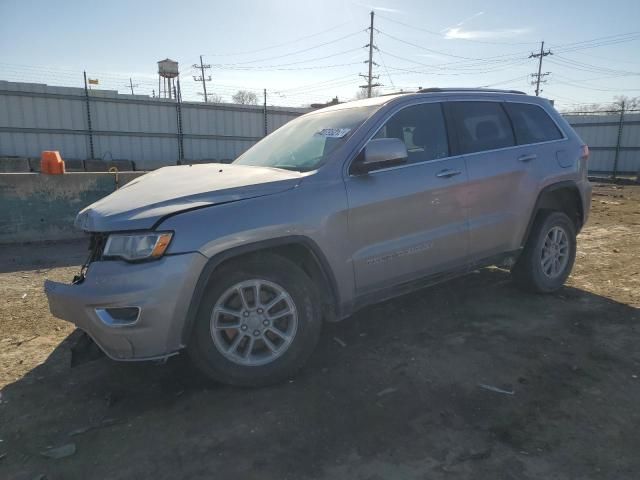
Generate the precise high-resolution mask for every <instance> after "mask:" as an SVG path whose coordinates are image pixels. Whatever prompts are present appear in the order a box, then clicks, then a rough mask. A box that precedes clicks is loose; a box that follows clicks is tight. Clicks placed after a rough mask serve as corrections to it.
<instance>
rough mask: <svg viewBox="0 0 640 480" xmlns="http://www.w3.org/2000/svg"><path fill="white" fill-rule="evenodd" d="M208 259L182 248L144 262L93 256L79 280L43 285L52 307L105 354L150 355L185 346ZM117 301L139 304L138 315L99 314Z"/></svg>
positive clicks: (120, 357)
mask: <svg viewBox="0 0 640 480" xmlns="http://www.w3.org/2000/svg"><path fill="white" fill-rule="evenodd" d="M206 261H207V258H206V257H205V256H203V255H202V254H200V253H186V254H180V255H167V256H165V257H163V258H161V259H160V260H157V261H151V262H144V263H126V262H124V261H119V260H114V261H101V262H93V263H91V264H90V265H89V268H88V269H87V272H86V278H85V280H84V281H83V282H82V283H79V284H75V285H71V284H64V283H59V282H52V281H50V280H47V281H45V285H44V288H45V293H46V295H47V298H48V300H49V309H50V310H51V313H52V314H53V315H54V316H55V317H58V318H61V319H63V320H67V321H69V322H72V323H74V324H75V325H77V326H78V328H80V329H82V330H84V331H85V332H87V333H88V334H89V335H90V336H91V338H93V340H94V341H95V342H96V343H97V344H98V345H99V346H100V348H101V349H102V350H103V351H104V352H105V353H106V354H107V355H108V356H109V357H111V358H113V359H115V360H152V359H157V358H163V357H167V356H169V355H172V354H173V353H176V352H177V351H178V350H180V349H181V348H183V347H184V345H183V344H182V331H183V327H184V324H185V321H186V316H187V311H188V308H189V304H190V303H191V299H192V296H193V291H194V289H195V286H196V282H197V281H198V277H199V276H200V273H201V272H202V269H203V268H204V265H205V264H206ZM118 307H139V309H140V314H139V317H138V319H137V321H136V322H135V323H134V324H131V325H126V326H122V325H113V324H109V323H107V322H105V321H104V318H103V319H101V317H100V315H99V314H100V312H101V309H104V308H118ZM96 309H97V311H96Z"/></svg>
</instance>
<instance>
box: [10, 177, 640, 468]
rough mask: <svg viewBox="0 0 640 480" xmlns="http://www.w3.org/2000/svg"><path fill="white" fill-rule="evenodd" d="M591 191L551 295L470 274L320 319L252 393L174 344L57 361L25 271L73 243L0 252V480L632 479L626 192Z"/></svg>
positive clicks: (634, 243)
mask: <svg viewBox="0 0 640 480" xmlns="http://www.w3.org/2000/svg"><path fill="white" fill-rule="evenodd" d="M594 193H595V195H594V197H593V210H592V217H591V220H590V222H589V225H588V226H587V227H586V228H585V229H584V231H583V232H582V234H581V235H580V237H579V240H578V244H579V251H578V257H577V264H576V267H575V269H574V273H573V275H572V276H571V278H570V281H569V285H568V286H567V287H565V288H564V289H563V290H561V291H560V292H559V293H557V294H555V295H549V296H540V295H530V294H524V293H522V292H520V291H518V290H516V289H515V288H514V287H513V286H512V285H511V283H510V281H509V275H508V274H507V273H506V272H504V271H502V270H499V269H486V270H483V271H480V272H477V273H474V274H471V275H469V276H467V277H465V278H461V279H458V280H455V281H453V282H450V283H447V284H443V285H440V286H437V287H433V288H430V289H427V290H423V291H420V292H417V293H414V294H411V295H408V296H404V297H402V298H398V299H395V300H392V301H389V302H385V303H382V304H379V305H375V306H372V307H370V308H367V309H365V310H363V311H361V312H359V313H357V314H356V315H354V316H353V317H351V318H349V319H348V320H346V321H344V322H341V323H339V324H330V325H327V326H326V328H325V329H324V332H323V335H322V339H321V343H320V345H319V347H318V349H317V351H316V352H315V353H314V355H313V357H312V359H311V361H310V363H309V365H308V366H307V367H306V368H305V369H304V370H303V371H302V372H301V374H300V375H299V376H297V377H296V378H295V379H293V380H291V381H290V382H288V383H286V384H283V385H279V386H276V387H270V388H263V389H258V390H247V389H237V388H231V387H226V386H221V385H216V384H213V383H211V382H209V381H207V380H206V379H204V378H202V377H201V376H200V375H199V374H197V373H196V372H194V371H193V369H192V368H191V366H190V364H189V362H188V361H187V359H186V358H184V356H178V357H176V358H174V359H172V360H170V361H169V362H168V363H166V364H118V363H115V362H112V361H109V360H107V359H106V358H104V357H100V358H98V359H96V360H92V361H84V362H82V363H80V364H79V365H76V366H74V367H71V363H72V362H71V357H72V355H71V350H70V347H71V345H72V344H73V342H74V341H75V339H76V338H77V336H78V334H77V333H73V328H72V327H71V326H70V325H69V324H67V323H65V322H63V321H59V320H57V319H54V318H53V317H52V316H51V315H50V314H49V311H48V308H47V304H46V299H45V296H44V294H43V291H42V283H43V281H44V279H45V278H51V279H56V280H68V279H70V278H71V277H72V276H73V274H74V273H75V272H76V271H77V268H78V267H77V266H78V265H79V264H80V263H81V262H82V260H83V256H84V254H85V251H84V248H85V247H84V245H82V244H78V243H67V244H55V245H47V246H38V247H37V248H36V247H32V246H21V247H11V248H8V247H2V249H1V250H0V291H1V292H2V296H1V297H0V387H2V390H1V391H0V392H1V393H0V395H1V397H0V479H35V478H39V479H42V478H47V479H49V480H57V479H76V478H77V479H93V478H95V479H130V478H153V479H172V480H173V479H178V478H188V479H210V478H219V479H242V480H244V479H254V478H255V479H295V480H299V479H350V480H351V479H370V480H374V479H448V478H469V479H487V480H489V479H491V480H495V479H637V478H640V455H639V452H640V410H639V409H638V405H640V349H639V348H638V343H639V341H640V323H639V321H640V186H614V185H597V186H596V188H595V192H594ZM74 363H75V362H74ZM481 385H485V386H488V387H496V388H497V389H499V391H495V390H491V389H487V388H485V387H483V386H481ZM69 444H72V446H69ZM52 447H53V448H54V449H55V448H58V447H64V448H66V449H69V451H68V452H67V453H71V452H73V449H74V448H75V452H73V453H72V454H71V455H69V456H65V457H64V458H58V459H55V458H47V457H45V456H44V455H43V452H45V453H47V452H48V453H55V450H53V452H52V451H50V450H48V449H49V448H52Z"/></svg>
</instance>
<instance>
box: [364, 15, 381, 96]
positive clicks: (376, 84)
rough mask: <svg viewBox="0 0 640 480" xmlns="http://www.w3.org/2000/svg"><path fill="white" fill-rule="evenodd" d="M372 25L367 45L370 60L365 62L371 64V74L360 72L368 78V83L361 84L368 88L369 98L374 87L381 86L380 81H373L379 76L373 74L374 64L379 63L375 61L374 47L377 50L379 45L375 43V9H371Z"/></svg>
mask: <svg viewBox="0 0 640 480" xmlns="http://www.w3.org/2000/svg"><path fill="white" fill-rule="evenodd" d="M370 15H371V25H370V27H369V29H368V30H369V44H368V45H365V47H369V60H366V61H365V62H364V63H368V64H369V74H368V75H362V74H360V76H361V77H363V78H366V79H367V84H366V85H360V88H366V89H367V98H371V90H372V89H373V87H379V86H380V84H379V83H373V79H374V78H375V79H378V76H375V77H374V76H373V66H374V65H375V66H378V64H377V63H375V62H374V61H373V49H374V48H375V49H376V50H377V49H378V47H376V46H375V45H374V44H373V17H374V16H375V12H374V11H373V10H371V13H370Z"/></svg>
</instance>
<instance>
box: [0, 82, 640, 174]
mask: <svg viewBox="0 0 640 480" xmlns="http://www.w3.org/2000/svg"><path fill="white" fill-rule="evenodd" d="M90 97H91V98H90V109H91V123H92V131H93V144H94V157H95V158H104V159H126V160H132V161H134V162H135V164H136V168H138V169H141V170H142V169H153V168H158V167H161V166H163V165H175V164H176V163H177V161H178V159H179V140H178V120H177V118H178V117H177V108H176V103H175V101H173V100H163V99H150V98H149V97H146V96H136V95H120V94H118V93H117V92H115V91H106V90H93V91H91V93H90ZM306 111H307V110H305V109H295V108H283V107H268V109H267V112H268V113H267V126H268V132H272V131H274V130H275V129H276V128H278V127H280V126H282V125H284V124H285V123H287V122H288V121H290V120H292V119H293V118H295V117H296V116H298V115H301V114H302V113H305V112H306ZM181 112H182V131H183V136H182V140H183V146H184V153H183V157H184V158H185V160H187V161H189V160H192V161H198V160H229V159H234V158H236V157H237V156H238V155H240V154H241V153H242V152H244V151H245V150H246V149H247V148H249V147H250V146H251V145H253V144H254V143H255V142H257V141H258V140H260V138H262V137H263V134H264V112H263V110H262V107H256V106H245V105H234V104H204V103H183V104H182V108H181ZM565 118H567V120H568V121H569V123H570V124H571V125H573V127H574V128H575V130H576V131H577V132H578V134H579V135H580V136H581V137H582V138H583V140H584V141H585V142H586V143H587V144H588V145H589V147H590V149H591V157H590V161H589V165H590V171H593V172H612V171H613V168H614V158H615V153H616V145H617V140H618V126H619V120H620V117H619V115H615V114H614V115H568V116H566V117H565ZM88 134H89V131H88V121H87V110H86V100H85V95H84V90H83V89H80V88H72V87H51V86H47V85H40V84H31V83H14V82H6V81H0V156H13V155H16V156H25V157H38V156H39V155H40V152H41V151H42V150H59V151H60V152H61V154H62V156H63V158H68V159H73V158H76V159H87V158H90V156H91V155H90V149H89V135H88ZM638 170H640V114H627V115H625V118H624V123H623V128H622V135H621V139H620V149H619V152H618V162H617V171H618V172H623V173H624V172H629V173H631V172H633V173H635V172H638Z"/></svg>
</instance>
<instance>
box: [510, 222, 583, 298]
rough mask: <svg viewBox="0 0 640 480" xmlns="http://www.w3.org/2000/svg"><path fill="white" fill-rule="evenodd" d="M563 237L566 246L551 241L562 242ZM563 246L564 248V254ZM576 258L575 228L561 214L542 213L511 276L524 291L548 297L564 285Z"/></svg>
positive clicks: (562, 243)
mask: <svg viewBox="0 0 640 480" xmlns="http://www.w3.org/2000/svg"><path fill="white" fill-rule="evenodd" d="M554 232H556V233H555V235H556V236H555V237H554ZM563 235H564V239H565V240H566V243H565V242H562V241H561V240H557V241H554V238H556V239H561V238H562V236H563ZM563 245H565V246H566V251H565V249H564V248H563ZM563 252H564V253H565V255H564V256H563V255H562V253H563ZM543 255H544V257H543ZM575 258H576V226H575V224H574V223H573V222H572V221H571V220H570V219H569V217H568V216H567V215H565V214H564V213H562V212H555V211H543V212H540V213H539V214H538V217H537V218H536V221H535V223H534V225H533V228H532V230H531V233H530V235H529V238H528V239H527V243H526V245H525V247H524V250H523V251H522V253H521V255H520V257H519V258H518V260H517V262H516V264H515V265H514V266H513V268H512V269H511V273H512V275H513V277H514V280H515V282H516V284H517V285H518V286H519V287H521V288H523V289H524V290H527V291H530V292H536V293H551V292H555V291H557V290H558V289H560V288H561V287H562V286H563V285H564V282H565V281H566V280H567V278H568V277H569V274H570V273H571V269H572V268H573V263H574V262H575ZM545 259H546V261H545V262H544V263H543V260H545ZM556 260H557V263H556ZM552 263H553V265H551V264H552Z"/></svg>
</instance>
